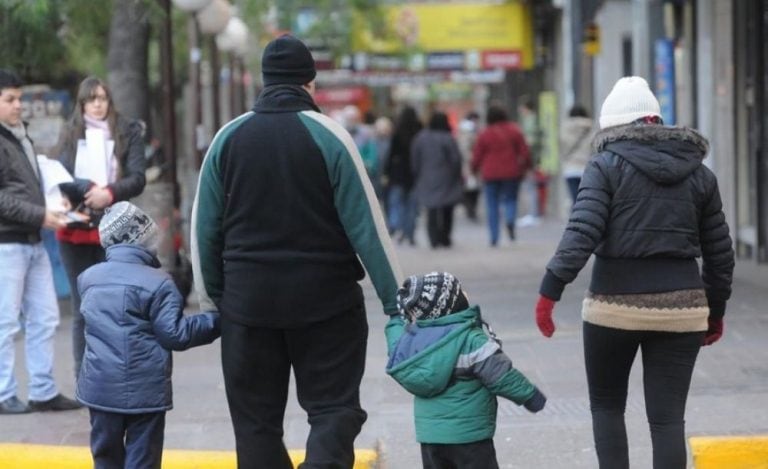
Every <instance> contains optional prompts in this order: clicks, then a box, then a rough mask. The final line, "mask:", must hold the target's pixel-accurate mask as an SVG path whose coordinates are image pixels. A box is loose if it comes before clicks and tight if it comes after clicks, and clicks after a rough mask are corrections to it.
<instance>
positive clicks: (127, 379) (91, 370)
mask: <svg viewBox="0 0 768 469" xmlns="http://www.w3.org/2000/svg"><path fill="white" fill-rule="evenodd" d="M159 236H160V235H159V233H158V228H157V225H156V224H155V222H154V220H152V218H150V217H149V215H147V214H146V213H144V212H143V211H142V210H141V209H139V208H138V207H136V206H135V205H133V204H131V203H130V202H118V203H116V204H114V205H112V206H111V207H109V208H107V210H106V213H105V214H104V216H103V217H102V218H101V221H100V222H99V238H100V239H101V245H102V247H103V248H104V249H105V250H106V261H105V262H102V263H99V264H96V265H94V266H91V267H89V268H88V269H86V271H85V272H83V274H82V275H80V277H79V279H78V290H79V292H80V296H81V298H82V304H81V312H82V315H83V319H84V322H85V354H84V356H83V363H82V367H81V368H80V376H79V378H78V380H77V394H76V397H77V400H78V401H80V402H81V403H83V404H85V405H86V406H87V407H88V410H89V412H90V416H91V454H92V456H93V464H94V467H95V469H111V468H118V467H131V468H134V467H135V468H139V467H142V468H157V469H159V468H160V465H161V462H162V456H163V439H164V431H165V413H166V412H167V411H169V410H171V408H172V407H173V399H172V393H171V370H172V368H173V365H172V354H171V352H172V351H174V350H176V351H179V350H187V349H188V348H190V347H195V346H198V345H203V344H208V343H211V342H213V341H214V340H216V338H218V337H219V332H220V331H219V315H218V313H201V314H194V315H190V316H185V315H184V313H183V309H184V299H183V298H182V296H181V293H179V290H178V289H177V288H176V285H175V284H174V283H173V279H172V278H171V276H170V275H169V274H168V273H167V272H165V271H164V270H162V269H161V268H160V261H159V260H158V259H157V246H158V244H159V242H160V239H159Z"/></svg>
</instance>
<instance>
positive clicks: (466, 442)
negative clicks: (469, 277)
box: [386, 272, 546, 469]
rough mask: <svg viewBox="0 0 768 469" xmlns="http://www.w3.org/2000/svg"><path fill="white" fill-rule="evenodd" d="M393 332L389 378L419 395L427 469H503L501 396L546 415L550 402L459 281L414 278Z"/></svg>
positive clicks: (419, 435)
mask: <svg viewBox="0 0 768 469" xmlns="http://www.w3.org/2000/svg"><path fill="white" fill-rule="evenodd" d="M397 304H398V309H399V311H400V315H399V316H395V317H393V318H392V319H390V321H389V323H388V324H387V327H386V336H387V346H388V348H389V362H388V363H387V373H388V374H389V375H390V376H392V377H393V378H394V379H395V380H396V381H397V382H398V383H399V384H400V385H402V386H403V387H404V388H405V389H406V390H407V391H408V392H410V393H411V394H413V395H414V405H413V406H414V418H415V421H416V439H417V440H418V441H419V443H421V459H422V463H423V465H424V468H425V469H443V468H460V469H496V468H498V467H499V465H498V462H497V460H496V449H495V448H494V445H493V435H494V433H495V432H496V413H497V405H498V404H497V402H496V397H497V396H501V397H504V398H506V399H509V400H511V401H513V402H514V403H516V404H518V405H523V406H525V408H526V409H527V410H528V411H530V412H538V411H540V410H541V409H543V408H544V405H545V403H546V397H544V395H543V394H542V393H541V391H539V390H538V388H537V387H536V386H534V385H533V384H532V383H531V382H530V381H529V380H528V379H527V378H526V377H525V375H523V373H521V372H520V371H518V370H517V369H515V367H513V366H512V361H511V360H510V359H509V357H508V356H507V355H506V354H505V353H504V352H503V351H502V349H501V341H499V340H498V339H497V338H496V336H495V335H494V334H493V332H492V331H491V328H490V327H489V326H488V325H487V324H486V323H485V321H483V319H482V317H481V315H480V307H479V306H477V305H475V306H471V307H470V305H469V300H468V299H467V296H466V295H465V293H464V291H463V290H462V288H461V285H460V283H459V281H458V279H456V277H455V276H453V275H452V274H450V273H448V272H432V273H429V274H427V275H421V276H416V275H414V276H411V277H409V278H408V279H406V281H405V283H403V286H402V288H400V289H399V290H398V292H397Z"/></svg>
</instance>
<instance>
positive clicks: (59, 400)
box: [29, 394, 83, 412]
mask: <svg viewBox="0 0 768 469" xmlns="http://www.w3.org/2000/svg"><path fill="white" fill-rule="evenodd" d="M82 406H83V405H82V404H80V403H79V402H77V401H75V400H72V399H70V398H68V397H65V396H64V395H62V394H56V396H55V397H53V398H52V399H48V400H47V401H33V400H32V399H30V400H29V410H30V411H32V412H45V411H47V410H74V409H79V408H81V407H82Z"/></svg>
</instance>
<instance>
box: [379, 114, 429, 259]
mask: <svg viewBox="0 0 768 469" xmlns="http://www.w3.org/2000/svg"><path fill="white" fill-rule="evenodd" d="M421 128H422V124H421V121H420V120H419V116H418V115H417V114H416V110H415V109H414V108H412V107H411V106H405V107H403V109H402V110H401V111H400V114H399V115H398V117H397V122H396V126H395V131H394V133H393V134H392V144H391V145H390V150H389V157H388V158H387V161H386V165H385V167H384V177H385V178H386V181H387V200H388V203H387V220H388V225H389V232H390V233H392V234H393V235H395V234H396V236H397V241H398V243H402V242H403V241H407V242H408V244H410V245H411V246H413V245H415V244H416V237H415V233H416V217H417V215H418V203H417V202H416V196H415V194H414V193H413V170H412V169H411V143H413V138H414V137H415V136H416V134H418V133H419V131H420V130H421Z"/></svg>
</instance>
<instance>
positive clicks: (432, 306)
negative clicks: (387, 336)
mask: <svg viewBox="0 0 768 469" xmlns="http://www.w3.org/2000/svg"><path fill="white" fill-rule="evenodd" d="M468 307H469V303H468V302H467V297H466V295H465V294H464V292H463V291H462V290H461V284H460V283H459V280H458V279H457V278H456V277H454V276H453V275H452V274H450V273H448V272H431V273H429V274H426V275H422V276H416V275H411V276H410V277H408V278H407V279H406V280H405V282H403V286H402V287H401V288H400V289H398V290H397V309H398V311H399V313H400V314H402V315H403V316H405V317H407V318H409V319H410V320H412V321H415V320H417V319H437V318H439V317H442V316H445V315H448V314H451V313H455V312H457V311H463V310H465V309H467V308H468Z"/></svg>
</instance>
